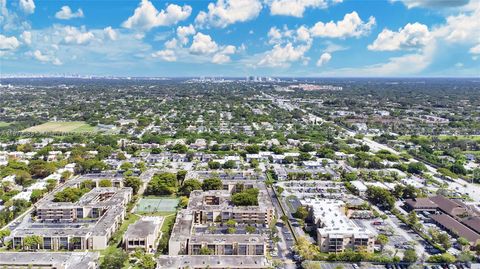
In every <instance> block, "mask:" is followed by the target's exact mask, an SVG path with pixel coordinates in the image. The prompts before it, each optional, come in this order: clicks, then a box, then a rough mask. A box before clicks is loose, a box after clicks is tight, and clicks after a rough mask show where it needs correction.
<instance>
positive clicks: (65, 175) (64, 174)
mask: <svg viewBox="0 0 480 269" xmlns="http://www.w3.org/2000/svg"><path fill="white" fill-rule="evenodd" d="M71 176H72V172H70V171H63V172H62V175H61V177H60V180H62V181H66V180H67V179H69V178H70V177H71Z"/></svg>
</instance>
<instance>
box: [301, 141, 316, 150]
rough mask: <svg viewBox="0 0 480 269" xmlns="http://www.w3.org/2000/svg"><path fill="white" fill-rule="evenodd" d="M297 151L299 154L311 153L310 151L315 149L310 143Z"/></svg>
mask: <svg viewBox="0 0 480 269" xmlns="http://www.w3.org/2000/svg"><path fill="white" fill-rule="evenodd" d="M299 150H300V151H301V152H312V151H315V147H314V146H313V145H312V144H310V143H305V144H303V145H301V146H300V148H299Z"/></svg>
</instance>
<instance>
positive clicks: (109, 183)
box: [98, 179, 112, 188]
mask: <svg viewBox="0 0 480 269" xmlns="http://www.w3.org/2000/svg"><path fill="white" fill-rule="evenodd" d="M98 186H99V187H103V188H106V187H112V181H111V180H108V179H102V180H100V181H99V182H98Z"/></svg>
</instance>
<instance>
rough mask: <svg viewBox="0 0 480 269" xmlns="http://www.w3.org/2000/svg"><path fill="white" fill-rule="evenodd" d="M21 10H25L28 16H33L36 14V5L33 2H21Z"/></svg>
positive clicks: (30, 0)
mask: <svg viewBox="0 0 480 269" xmlns="http://www.w3.org/2000/svg"><path fill="white" fill-rule="evenodd" d="M18 3H19V4H20V9H22V10H23V12H25V13H26V14H33V12H35V3H34V2H33V0H20V1H19V2H18Z"/></svg>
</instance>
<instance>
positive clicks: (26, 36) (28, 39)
mask: <svg viewBox="0 0 480 269" xmlns="http://www.w3.org/2000/svg"><path fill="white" fill-rule="evenodd" d="M20 37H21V38H22V40H23V42H24V43H25V44H27V45H30V44H32V32H30V31H23V33H22V34H21V35H20Z"/></svg>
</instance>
